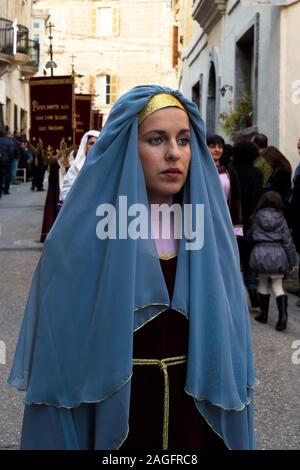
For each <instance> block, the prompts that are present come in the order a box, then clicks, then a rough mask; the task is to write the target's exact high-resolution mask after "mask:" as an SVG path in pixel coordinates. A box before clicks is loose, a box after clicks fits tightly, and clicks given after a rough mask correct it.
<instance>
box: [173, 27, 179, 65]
mask: <svg viewBox="0 0 300 470" xmlns="http://www.w3.org/2000/svg"><path fill="white" fill-rule="evenodd" d="M177 65H178V26H176V25H173V38H172V67H173V68H175V67H176V66H177Z"/></svg>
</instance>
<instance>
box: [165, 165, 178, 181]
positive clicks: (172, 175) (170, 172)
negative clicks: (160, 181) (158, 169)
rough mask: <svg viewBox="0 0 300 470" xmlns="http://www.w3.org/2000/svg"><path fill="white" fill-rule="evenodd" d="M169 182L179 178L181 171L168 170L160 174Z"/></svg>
mask: <svg viewBox="0 0 300 470" xmlns="http://www.w3.org/2000/svg"><path fill="white" fill-rule="evenodd" d="M162 174H163V175H165V176H166V177H167V178H168V179H170V180H176V179H178V178H179V177H180V176H181V174H182V173H181V171H180V170H178V168H168V169H167V170H165V171H163V172H162Z"/></svg>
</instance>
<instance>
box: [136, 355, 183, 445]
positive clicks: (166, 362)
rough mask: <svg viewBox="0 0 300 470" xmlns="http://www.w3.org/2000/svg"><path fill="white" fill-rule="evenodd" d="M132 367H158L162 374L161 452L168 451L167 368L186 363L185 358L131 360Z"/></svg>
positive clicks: (168, 406)
mask: <svg viewBox="0 0 300 470" xmlns="http://www.w3.org/2000/svg"><path fill="white" fill-rule="evenodd" d="M132 362H133V365H134V366H158V367H159V368H160V370H161V371H162V373H163V374H164V418H163V435H162V450H168V446H169V408H170V403H169V400H170V392H169V374H168V367H169V366H177V365H178V364H184V363H185V362H187V356H177V357H168V358H166V359H161V360H159V359H133V360H132Z"/></svg>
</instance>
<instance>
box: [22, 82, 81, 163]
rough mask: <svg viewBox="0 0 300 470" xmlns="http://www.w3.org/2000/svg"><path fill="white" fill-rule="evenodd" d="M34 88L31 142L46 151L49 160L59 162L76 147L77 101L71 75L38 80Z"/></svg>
mask: <svg viewBox="0 0 300 470" xmlns="http://www.w3.org/2000/svg"><path fill="white" fill-rule="evenodd" d="M29 85H30V123H31V125H30V141H31V144H32V145H33V146H34V147H36V146H37V144H38V143H40V145H41V146H42V148H43V150H44V155H45V159H46V161H47V162H49V163H51V161H53V160H57V159H58V157H59V154H60V153H61V151H62V150H65V149H67V148H69V147H70V146H72V145H73V144H74V139H75V99H74V79H73V77H71V76H57V77H34V78H31V79H30V81H29Z"/></svg>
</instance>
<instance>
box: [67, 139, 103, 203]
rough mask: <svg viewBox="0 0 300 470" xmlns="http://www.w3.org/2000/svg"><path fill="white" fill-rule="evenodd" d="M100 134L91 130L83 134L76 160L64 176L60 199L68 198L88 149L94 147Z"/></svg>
mask: <svg viewBox="0 0 300 470" xmlns="http://www.w3.org/2000/svg"><path fill="white" fill-rule="evenodd" d="M99 134H100V132H99V131H95V130H90V131H88V132H86V133H85V134H84V135H83V137H82V139H81V141H80V145H79V148H78V151H77V154H76V157H75V160H73V162H72V164H71V166H70V168H69V170H68V172H67V173H66V175H65V177H64V181H63V185H62V188H61V190H60V197H59V199H60V201H62V202H63V201H64V200H65V199H66V197H67V195H68V194H69V191H70V189H71V187H72V184H73V183H74V181H75V179H76V178H77V175H78V173H79V171H80V170H81V168H82V167H83V164H84V162H85V158H86V156H87V154H88V151H89V150H90V149H91V148H92V146H93V145H94V143H95V142H96V140H97V137H98V136H99Z"/></svg>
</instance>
